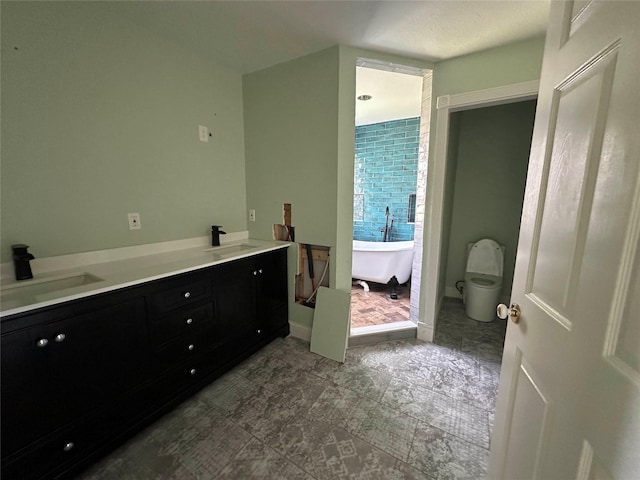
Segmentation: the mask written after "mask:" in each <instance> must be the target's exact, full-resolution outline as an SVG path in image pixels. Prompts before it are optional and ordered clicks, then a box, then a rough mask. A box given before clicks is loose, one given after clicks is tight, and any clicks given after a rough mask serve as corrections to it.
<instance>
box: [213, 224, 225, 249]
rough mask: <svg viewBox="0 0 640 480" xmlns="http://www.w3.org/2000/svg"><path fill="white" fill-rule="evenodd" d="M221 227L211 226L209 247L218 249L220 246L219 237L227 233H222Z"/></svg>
mask: <svg viewBox="0 0 640 480" xmlns="http://www.w3.org/2000/svg"><path fill="white" fill-rule="evenodd" d="M221 228H222V225H211V246H212V247H219V246H220V235H226V234H227V232H223V231H222V230H220V229H221Z"/></svg>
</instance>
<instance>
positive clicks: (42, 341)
mask: <svg viewBox="0 0 640 480" xmlns="http://www.w3.org/2000/svg"><path fill="white" fill-rule="evenodd" d="M48 344H49V340H47V339H46V338H41V339H40V340H38V341H37V342H36V345H37V346H38V347H40V348H42V347H46V346H47V345H48Z"/></svg>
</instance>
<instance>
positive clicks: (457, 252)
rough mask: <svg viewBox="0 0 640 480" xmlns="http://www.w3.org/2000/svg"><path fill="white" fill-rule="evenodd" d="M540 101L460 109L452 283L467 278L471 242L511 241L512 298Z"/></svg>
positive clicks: (507, 278) (507, 279) (507, 270)
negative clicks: (534, 122) (468, 245)
mask: <svg viewBox="0 0 640 480" xmlns="http://www.w3.org/2000/svg"><path fill="white" fill-rule="evenodd" d="M535 108H536V102H535V101H534V100H529V101H526V102H518V103H511V104H507V105H499V106H495V107H487V108H479V109H475V110H466V111H462V112H458V113H454V114H453V115H452V117H457V118H456V120H457V122H459V131H458V145H457V148H456V150H457V155H456V159H455V160H454V161H455V163H456V168H455V172H456V173H455V187H454V191H455V193H454V198H453V211H452V222H451V232H450V240H449V248H448V259H447V262H446V265H447V270H446V287H448V288H450V289H453V288H455V282H456V281H457V280H462V279H463V278H464V271H465V265H466V254H467V244H468V243H469V242H474V241H477V240H479V239H481V238H492V239H494V240H496V241H497V242H498V243H500V244H501V245H505V247H506V251H505V258H504V275H503V288H502V296H503V297H507V298H508V297H510V296H511V284H512V282H513V271H514V267H515V257H516V249H517V246H518V232H519V230H520V215H521V213H522V200H523V197H524V187H525V180H526V176H527V166H528V164H529V150H530V148H531V134H532V132H533V120H534V116H535Z"/></svg>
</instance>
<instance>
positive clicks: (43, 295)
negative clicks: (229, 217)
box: [0, 239, 289, 317]
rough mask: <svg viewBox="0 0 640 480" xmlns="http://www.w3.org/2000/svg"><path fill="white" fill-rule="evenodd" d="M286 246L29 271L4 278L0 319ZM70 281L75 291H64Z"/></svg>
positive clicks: (245, 246) (267, 244)
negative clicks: (30, 275)
mask: <svg viewBox="0 0 640 480" xmlns="http://www.w3.org/2000/svg"><path fill="white" fill-rule="evenodd" d="M288 246H289V243H288V242H280V241H264V240H254V239H242V240H238V241H233V242H228V243H224V244H223V245H221V246H220V247H210V246H209V247H207V246H202V245H201V246H197V247H191V248H184V249H177V250H172V251H166V252H160V253H153V254H147V255H145V254H141V255H139V256H132V257H131V256H130V257H129V258H124V259H120V260H112V261H106V262H102V263H94V264H84V265H75V266H74V267H73V268H69V269H63V270H60V269H58V270H54V271H48V272H36V271H35V270H34V278H33V279H30V280H21V281H19V282H17V281H15V280H13V281H11V280H7V278H6V277H5V278H4V279H3V282H2V290H1V294H0V316H1V317H7V316H9V315H14V314H16V313H23V312H28V311H30V310H35V309H37V308H41V307H46V306H49V305H55V304H58V303H62V302H67V301H70V300H76V299H79V298H84V297H89V296H91V295H96V294H99V293H105V292H110V291H113V290H117V289H120V288H125V287H130V286H133V285H139V284H141V283H145V282H149V281H152V280H157V279H161V278H166V277H170V276H172V275H177V274H180V273H185V272H191V271H194V270H198V269H201V268H205V267H210V266H213V265H218V264H221V263H226V262H229V261H232V260H237V259H239V258H244V257H249V256H253V255H256V254H259V253H264V252H268V251H271V250H278V249H281V248H286V247H288ZM136 248H137V249H138V250H137V251H138V252H144V246H140V247H136ZM52 258H54V257H52ZM94 258H98V257H94ZM69 263H71V264H72V263H73V262H69ZM74 281H75V283H76V284H78V285H79V286H71V287H70V288H67V287H68V285H71V284H73V283H74ZM84 282H90V283H84ZM80 283H84V284H80ZM54 285H55V287H52V286H54ZM59 287H62V288H59Z"/></svg>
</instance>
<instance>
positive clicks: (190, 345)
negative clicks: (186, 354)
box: [187, 343, 196, 350]
mask: <svg viewBox="0 0 640 480" xmlns="http://www.w3.org/2000/svg"><path fill="white" fill-rule="evenodd" d="M194 348H196V347H195V345H194V344H193V343H190V344H189V346H188V347H187V349H188V350H193V349H194Z"/></svg>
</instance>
